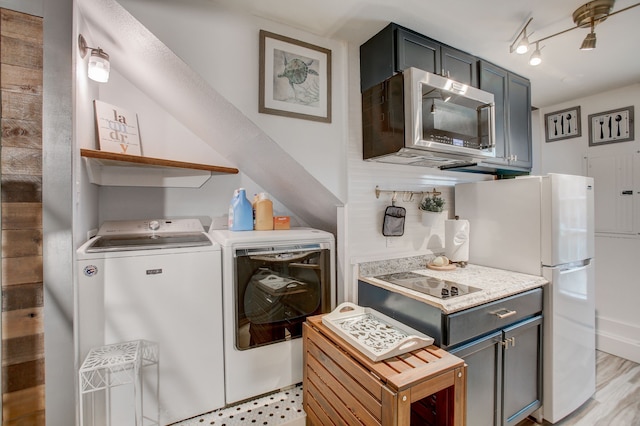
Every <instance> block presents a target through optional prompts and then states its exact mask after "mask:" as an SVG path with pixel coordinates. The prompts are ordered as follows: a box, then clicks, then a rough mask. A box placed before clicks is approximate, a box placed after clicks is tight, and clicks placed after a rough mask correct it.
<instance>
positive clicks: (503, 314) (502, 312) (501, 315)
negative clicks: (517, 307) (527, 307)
mask: <svg viewBox="0 0 640 426" xmlns="http://www.w3.org/2000/svg"><path fill="white" fill-rule="evenodd" d="M516 313H517V312H516V311H510V310H508V309H501V310H499V311H497V312H494V315H496V316H497V317H498V318H500V319H504V318H509V317H511V316H513V315H515V314H516Z"/></svg>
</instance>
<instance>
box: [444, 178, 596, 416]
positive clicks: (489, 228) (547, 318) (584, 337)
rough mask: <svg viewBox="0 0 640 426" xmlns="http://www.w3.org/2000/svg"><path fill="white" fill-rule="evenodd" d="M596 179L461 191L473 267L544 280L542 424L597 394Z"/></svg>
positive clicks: (492, 184)
mask: <svg viewBox="0 0 640 426" xmlns="http://www.w3.org/2000/svg"><path fill="white" fill-rule="evenodd" d="M593 192H594V189H593V179H592V178H589V177H584V176H572V175H560V174H549V175H546V176H527V177H521V178H516V179H505V180H494V181H485V182H476V183H464V184H458V185H456V187H455V212H456V215H457V216H459V217H460V219H467V220H469V223H470V235H469V262H470V263H473V264H477V265H484V266H489V267H494V268H500V269H506V270H511V271H515V272H522V273H527V274H532V275H541V276H544V277H545V278H546V279H547V280H548V281H549V284H548V286H547V287H546V289H545V299H544V319H543V321H544V339H543V346H544V348H543V351H544V358H543V371H544V373H543V417H544V418H545V419H546V420H547V421H549V422H551V423H556V422H557V421H559V420H560V419H562V418H564V417H565V416H567V415H568V414H570V413H571V412H573V411H574V410H575V409H577V408H578V407H580V406H581V405H582V404H583V403H584V402H585V401H586V400H587V399H589V397H591V396H592V395H593V394H594V393H595V377H596V371H595V299H594V292H595V289H594V270H593V268H594V258H593V257H594V226H593V211H594V207H593Z"/></svg>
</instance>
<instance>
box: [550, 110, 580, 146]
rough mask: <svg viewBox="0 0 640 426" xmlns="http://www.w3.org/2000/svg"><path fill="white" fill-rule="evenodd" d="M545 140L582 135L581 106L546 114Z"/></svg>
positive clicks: (553, 140)
mask: <svg viewBox="0 0 640 426" xmlns="http://www.w3.org/2000/svg"><path fill="white" fill-rule="evenodd" d="M544 129H545V140H546V141H547V142H555V141H559V140H562V139H570V138H577V137H580V136H582V125H581V123H580V107H579V106H575V107H572V108H567V109H563V110H562V111H555V112H551V113H549V114H545V115H544Z"/></svg>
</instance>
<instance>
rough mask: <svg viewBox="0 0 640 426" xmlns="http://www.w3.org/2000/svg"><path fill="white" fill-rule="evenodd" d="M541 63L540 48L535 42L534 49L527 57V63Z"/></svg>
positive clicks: (535, 64) (533, 64) (534, 64)
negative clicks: (529, 56)
mask: <svg viewBox="0 0 640 426" xmlns="http://www.w3.org/2000/svg"><path fill="white" fill-rule="evenodd" d="M541 63H542V56H541V55H540V48H538V43H536V50H534V52H533V54H532V55H531V58H529V65H532V66H534V67H535V66H537V65H540V64H541Z"/></svg>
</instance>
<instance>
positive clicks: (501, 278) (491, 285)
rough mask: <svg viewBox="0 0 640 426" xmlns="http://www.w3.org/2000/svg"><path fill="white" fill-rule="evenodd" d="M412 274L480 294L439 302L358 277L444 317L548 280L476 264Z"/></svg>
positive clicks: (529, 288) (390, 285)
mask: <svg viewBox="0 0 640 426" xmlns="http://www.w3.org/2000/svg"><path fill="white" fill-rule="evenodd" d="M411 272H415V273H417V274H422V275H427V276H431V277H434V278H439V279H442V280H447V281H453V282H455V283H458V284H463V285H470V286H473V287H478V288H480V289H482V291H477V292H475V293H470V294H465V295H462V296H456V297H452V298H450V299H440V298H437V297H433V296H429V295H427V294H424V293H420V292H417V291H414V290H411V289H408V288H405V287H401V286H397V285H394V284H391V283H389V282H386V281H382V280H379V279H377V278H373V277H360V278H359V279H360V280H362V281H365V282H367V283H369V284H372V285H375V286H378V287H381V288H385V289H387V290H391V291H394V292H396V293H400V294H403V295H405V296H407V297H411V298H413V299H416V300H419V301H421V302H424V303H427V304H429V305H432V306H435V307H438V308H440V309H441V310H442V311H443V312H444V313H445V314H451V313H453V312H457V311H461V310H464V309H468V308H471V307H473V306H477V305H481V304H483V303H487V302H492V301H494V300H497V299H501V298H503V297H507V296H511V295H513V294H517V293H522V292H524V291H527V290H531V289H534V288H537V287H541V286H543V285H545V284H547V283H548V281H547V280H546V279H545V278H543V277H540V276H536V275H528V274H521V273H519V272H512V271H505V270H503V269H495V268H488V267H486V266H479V265H467V267H466V268H456V269H454V270H452V271H435V270H432V269H416V270H412V271H411Z"/></svg>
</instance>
